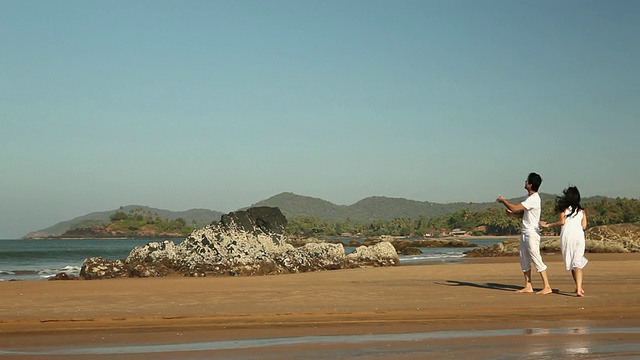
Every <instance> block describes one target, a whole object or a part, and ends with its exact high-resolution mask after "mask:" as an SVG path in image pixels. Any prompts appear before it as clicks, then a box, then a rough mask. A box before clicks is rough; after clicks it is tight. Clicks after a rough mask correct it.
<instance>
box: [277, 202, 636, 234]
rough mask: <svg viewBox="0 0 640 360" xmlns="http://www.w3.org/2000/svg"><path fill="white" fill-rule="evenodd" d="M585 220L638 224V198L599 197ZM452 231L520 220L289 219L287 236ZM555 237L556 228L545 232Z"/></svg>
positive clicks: (546, 216)
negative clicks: (360, 220)
mask: <svg viewBox="0 0 640 360" xmlns="http://www.w3.org/2000/svg"><path fill="white" fill-rule="evenodd" d="M583 206H584V208H585V210H586V212H587V218H588V221H589V222H588V226H589V227H591V226H598V225H611V224H620V223H635V222H640V199H627V198H616V199H609V198H603V199H601V200H598V201H594V202H589V203H586V204H583ZM541 217H542V220H546V221H550V222H553V221H556V220H557V219H558V214H557V213H556V211H555V202H554V201H546V202H544V203H543V205H542V216H541ZM454 229H460V230H462V231H465V232H468V233H471V234H473V235H478V236H482V235H489V236H502V235H516V234H518V233H519V232H520V219H517V218H511V217H507V216H506V215H505V210H504V208H501V207H492V208H489V209H486V210H479V211H470V210H468V209H462V210H459V211H457V212H455V213H453V214H446V215H441V216H437V217H432V218H425V217H423V216H420V217H419V218H417V219H412V218H397V219H392V220H373V221H371V222H369V223H364V222H354V221H352V220H351V219H349V218H347V219H346V220H345V221H338V222H335V221H327V220H322V219H319V218H317V217H312V216H298V217H294V218H292V219H289V222H288V225H287V233H288V234H290V235H293V236H301V237H308V236H339V235H342V234H353V235H357V236H363V237H367V236H379V235H393V236H409V237H423V236H433V237H440V236H447V235H449V234H450V233H451V232H452V231H453V230H454ZM548 231H549V232H550V234H557V233H558V232H559V229H558V228H554V229H549V230H548Z"/></svg>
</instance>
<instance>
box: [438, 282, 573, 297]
mask: <svg viewBox="0 0 640 360" xmlns="http://www.w3.org/2000/svg"><path fill="white" fill-rule="evenodd" d="M435 284H437V285H444V286H470V287H475V288H480V289H489V290H501V291H516V290H520V289H521V288H522V287H521V286H516V285H509V284H498V283H484V284H476V283H472V282H468V281H458V280H447V282H446V283H440V282H435ZM540 290H541V289H536V288H534V289H533V291H534V292H535V291H540ZM552 291H553V293H554V294H558V295H564V296H575V294H570V293H566V292H563V291H560V290H558V289H553V290H552Z"/></svg>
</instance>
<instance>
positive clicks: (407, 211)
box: [25, 192, 605, 238]
mask: <svg viewBox="0 0 640 360" xmlns="http://www.w3.org/2000/svg"><path fill="white" fill-rule="evenodd" d="M540 195H541V197H542V201H543V202H546V201H553V200H554V199H555V195H553V194H545V193H541V194H540ZM523 199H524V196H521V197H518V198H512V199H509V201H510V202H514V203H519V202H521V201H522V200H523ZM602 199H605V198H604V197H602V196H595V197H591V198H586V199H584V201H583V202H585V203H587V202H590V201H591V202H594V201H600V200H602ZM254 206H271V207H278V208H280V210H281V211H282V213H283V214H284V215H285V216H286V217H287V218H288V219H292V218H296V217H299V216H308V217H314V218H318V219H321V220H324V221H336V222H338V221H344V220H346V219H350V220H351V221H353V222H361V223H367V222H371V221H373V220H386V221H388V220H392V219H397V218H410V219H418V218H420V217H421V216H422V217H424V218H427V219H428V218H432V217H437V216H441V215H446V214H453V213H455V212H457V211H459V210H462V209H468V210H470V211H478V210H484V209H488V208H491V207H499V204H497V203H496V202H494V201H491V202H482V203H465V202H456V203H447V204H441V203H433V202H429V201H416V200H408V199H404V198H390V197H384V196H372V197H367V198H365V199H362V200H360V201H358V202H356V203H354V204H352V205H336V204H334V203H332V202H329V201H326V200H322V199H319V198H314V197H309V196H304V195H297V194H294V193H291V192H283V193H280V194H278V195H275V196H272V197H270V198H268V199H265V200H262V201H259V202H257V203H255V204H253V205H252V206H251V207H254ZM247 208H248V207H247ZM247 208H243V209H247ZM140 210H142V211H144V212H147V213H151V214H154V215H155V214H157V215H158V216H159V217H161V218H163V219H168V220H175V219H178V218H182V219H184V220H185V222H186V223H187V225H192V226H193V227H196V228H197V227H203V226H205V225H208V224H210V223H211V222H213V221H217V220H220V217H221V216H222V215H223V213H222V212H219V211H214V210H207V209H191V210H187V211H178V212H176V211H170V210H163V209H156V208H151V207H148V206H140V205H128V206H124V207H121V208H119V209H114V210H108V211H101V212H93V213H90V214H87V215H83V216H79V217H76V218H73V219H71V220H67V221H63V222H60V223H58V224H55V225H53V226H50V227H48V228H45V229H42V230H38V231H34V232H31V233H29V234H27V235H26V236H25V238H44V237H48V236H59V235H61V234H63V233H65V232H67V231H69V230H75V229H81V228H90V227H96V226H105V225H108V224H109V223H110V222H111V221H110V216H111V215H112V214H114V213H115V212H116V211H122V212H125V213H129V212H132V211H140Z"/></svg>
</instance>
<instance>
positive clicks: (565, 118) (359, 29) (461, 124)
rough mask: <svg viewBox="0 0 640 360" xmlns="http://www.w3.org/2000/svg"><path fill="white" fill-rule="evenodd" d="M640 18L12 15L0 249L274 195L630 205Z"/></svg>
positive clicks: (397, 11) (440, 12)
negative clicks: (81, 220)
mask: <svg viewBox="0 0 640 360" xmlns="http://www.w3.org/2000/svg"><path fill="white" fill-rule="evenodd" d="M638 13H640V2H637V1H628V0H620V1H613V2H603V1H593V0H585V1H576V0H567V1H561V2H557V1H550V0H543V1H537V2H525V1H507V0H488V1H481V2H478V1H472V0H461V1H436V0H427V1H425V0H406V1H401V2H397V1H388V0H367V1H365V0H353V1H347V2H337V1H316V0H303V1H298V0H274V1H266V2H265V1H258V0H247V1H231V0H218V1H201V0H188V1H171V0H170V1H163V2H156V1H148V0H140V1H135V2H121V1H115V2H71V1H65V0H63V1H56V2H51V1H44V0H24V1H3V2H0V53H2V54H3V56H2V57H0V68H1V69H2V72H1V73H0V95H2V96H0V121H1V122H2V130H1V131H0V168H1V169H2V175H1V176H0V189H1V190H0V238H3V237H9V238H13V237H19V236H22V235H24V234H26V233H28V232H29V231H33V230H37V229H41V228H45V227H48V226H51V225H53V224H56V223H58V222H60V221H64V220H68V219H71V218H74V217H76V216H80V215H82V214H86V213H89V212H93V211H102V210H101V209H116V208H118V207H119V206H123V205H128V204H143V205H146V206H151V207H155V208H161V209H171V210H172V211H182V210H187V209H191V208H204V209H211V210H217V211H221V212H229V211H233V210H236V209H239V208H242V207H246V206H250V205H251V204H252V203H255V202H257V201H260V200H263V199H267V198H269V197H271V196H273V195H275V194H279V193H281V192H293V193H296V194H299V195H304V196H310V197H315V198H320V199H323V200H327V201H330V202H332V203H334V204H338V205H345V204H352V203H354V202H356V201H358V200H360V199H363V198H366V197H369V196H386V197H395V198H406V199H411V200H417V201H430V202H437V203H451V202H487V201H492V200H493V199H495V198H496V197H497V196H498V195H499V194H502V195H504V196H507V197H517V196H521V195H522V194H524V189H523V183H524V180H525V178H526V176H527V174H528V173H529V172H532V171H534V172H537V173H539V174H541V175H542V178H543V179H544V181H543V184H542V187H541V189H540V191H541V192H546V193H554V194H557V193H560V192H561V191H562V189H564V188H566V187H567V186H568V185H570V184H571V185H576V186H578V188H579V189H580V191H581V192H582V194H583V196H585V197H588V196H596V195H602V196H609V197H627V198H635V197H637V196H638V185H637V184H636V182H637V180H638V179H640V167H639V166H637V165H633V164H634V163H637V159H638V158H639V157H640V146H639V145H638V134H640V121H639V120H640V104H639V103H638V101H637V99H636V98H637V96H636V94H637V84H638V83H640V45H639V44H640V42H639V41H638V39H640V26H638V24H637V14H638Z"/></svg>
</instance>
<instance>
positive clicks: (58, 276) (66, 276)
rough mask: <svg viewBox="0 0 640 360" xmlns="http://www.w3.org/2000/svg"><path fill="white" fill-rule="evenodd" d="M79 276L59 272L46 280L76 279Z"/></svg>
mask: <svg viewBox="0 0 640 360" xmlns="http://www.w3.org/2000/svg"><path fill="white" fill-rule="evenodd" d="M78 279H79V278H78V277H77V276H74V275H69V274H67V273H65V272H59V273H57V274H55V276H52V277H50V278H49V279H47V280H78Z"/></svg>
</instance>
